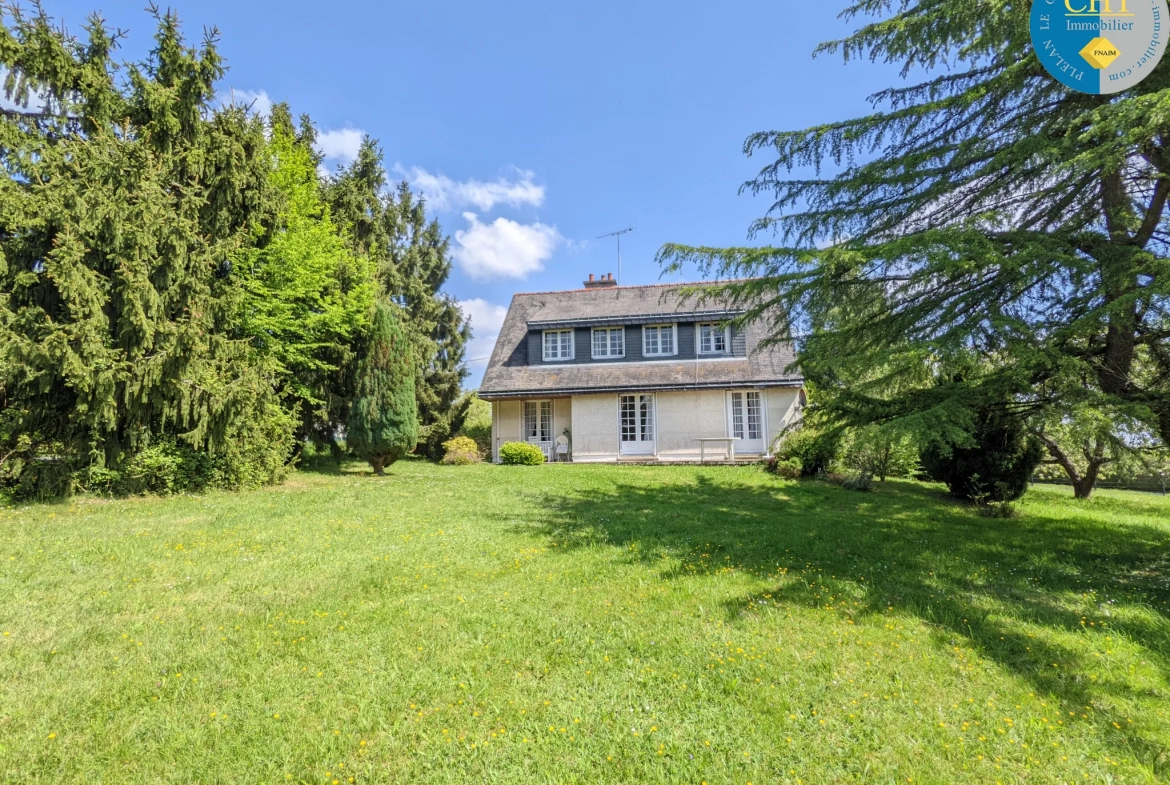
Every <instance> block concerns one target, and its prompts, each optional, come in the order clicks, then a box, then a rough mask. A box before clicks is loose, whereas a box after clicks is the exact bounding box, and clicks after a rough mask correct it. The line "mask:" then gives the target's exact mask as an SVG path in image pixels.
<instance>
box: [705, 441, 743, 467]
mask: <svg viewBox="0 0 1170 785" xmlns="http://www.w3.org/2000/svg"><path fill="white" fill-rule="evenodd" d="M695 441H697V442H698V443H699V463H704V462H706V460H707V442H721V443H723V444H726V445H727V460H729V461H734V460H735V443H736V442H738V441H740V439H738V438H735V437H733V436H719V437H711V438H707V439H695Z"/></svg>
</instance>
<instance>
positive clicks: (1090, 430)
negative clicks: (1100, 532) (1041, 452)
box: [1031, 396, 1164, 499]
mask: <svg viewBox="0 0 1170 785" xmlns="http://www.w3.org/2000/svg"><path fill="white" fill-rule="evenodd" d="M1090 400H1091V399H1090ZM1031 427H1032V433H1033V434H1034V435H1035V437H1036V438H1037V439H1039V441H1040V443H1041V444H1043V445H1044V447H1045V449H1046V450H1047V451H1048V454H1049V456H1050V460H1049V463H1051V464H1055V465H1056V466H1059V467H1060V468H1061V469H1062V470H1063V471H1064V473H1065V474H1066V475H1067V476H1068V480H1069V482H1070V483H1071V484H1072V487H1073V492H1074V494H1075V495H1076V498H1078V499H1088V498H1090V496H1091V495H1092V493H1093V489H1094V488H1095V487H1096V485H1097V481H1098V479H1099V478H1101V477H1102V476H1104V474H1105V473H1106V472H1108V473H1109V474H1110V475H1111V476H1114V477H1133V476H1137V475H1140V474H1143V473H1145V472H1151V473H1153V474H1157V469H1156V468H1154V467H1155V465H1156V463H1157V459H1158V456H1159V453H1161V452H1164V451H1163V450H1159V448H1158V447H1159V446H1158V444H1157V440H1156V439H1155V438H1154V437H1153V436H1152V435H1151V434H1149V433H1148V432H1147V431H1145V430H1144V429H1143V427H1142V425H1141V424H1140V423H1137V422H1133V421H1131V420H1128V419H1127V418H1126V416H1125V415H1124V413H1122V412H1118V411H1113V410H1110V409H1108V408H1102V407H1099V406H1096V405H1093V404H1092V403H1091V402H1090V401H1089V400H1085V396H1078V397H1072V396H1070V397H1069V398H1067V399H1064V400H1062V401H1061V403H1060V405H1054V406H1051V407H1049V408H1048V409H1046V410H1045V411H1043V412H1042V413H1041V414H1040V415H1038V416H1037V417H1035V418H1033V421H1032V422H1031Z"/></svg>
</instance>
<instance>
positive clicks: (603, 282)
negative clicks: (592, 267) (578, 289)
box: [585, 273, 617, 289]
mask: <svg viewBox="0 0 1170 785" xmlns="http://www.w3.org/2000/svg"><path fill="white" fill-rule="evenodd" d="M615 286H617V281H615V280H614V279H613V273H606V274H605V275H603V276H601V278H600V279H597V278H594V277H593V273H590V274H589V280H588V281H586V282H585V288H586V289H612V288H613V287H615Z"/></svg>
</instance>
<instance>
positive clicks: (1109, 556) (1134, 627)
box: [530, 473, 1170, 776]
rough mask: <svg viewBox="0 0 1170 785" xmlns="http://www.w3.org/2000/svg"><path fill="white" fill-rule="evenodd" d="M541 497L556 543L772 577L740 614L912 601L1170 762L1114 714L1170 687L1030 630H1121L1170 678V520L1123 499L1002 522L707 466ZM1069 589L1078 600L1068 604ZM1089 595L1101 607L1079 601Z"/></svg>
mask: <svg viewBox="0 0 1170 785" xmlns="http://www.w3.org/2000/svg"><path fill="white" fill-rule="evenodd" d="M535 501H536V503H535V504H534V505H532V507H531V509H532V510H533V518H532V523H531V524H530V526H532V527H535V530H536V532H537V533H539V534H541V535H543V536H547V537H550V538H552V539H553V540H554V541H555V542H557V544H558V547H560V548H569V549H571V548H575V547H590V546H597V545H609V546H613V547H615V548H620V549H622V551H623V552H624V553H625V554H627V558H629V559H632V560H635V561H638V562H642V563H644V564H646V565H647V566H653V567H655V568H656V569H659V570H660V571H661V573H662V575H663V577H664V578H667V579H672V578H679V577H682V576H696V577H702V576H704V575H711V574H714V573H716V572H719V571H722V570H726V569H729V568H733V569H735V570H737V571H740V572H747V573H752V574H755V575H756V576H757V577H760V578H762V579H764V580H767V581H769V582H771V581H774V582H775V583H774V584H773V587H774V588H771V589H770V590H768V591H767V592H761V593H759V594H757V595H754V596H748V597H739V598H736V599H734V600H732V601H730V602H728V603H727V605H726V609H727V612H728V615H729V617H730V619H731V620H732V621H734V620H735V619H738V618H741V617H742V616H743V614H745V613H751V612H753V609H754V608H757V607H759V605H760V604H761V603H776V604H780V605H783V604H794V605H803V606H806V607H809V608H816V609H821V610H825V611H826V612H837V613H841V614H843V615H851V616H854V617H857V616H864V615H868V614H879V613H885V612H887V611H888V610H889V609H891V608H893V609H895V610H899V611H902V612H908V613H911V614H913V615H915V616H917V617H918V618H920V619H922V620H923V621H925V622H926V623H928V624H929V625H931V628H932V629H933V630H934V634H935V635H936V636H937V638H938V640H939V642H940V643H942V644H945V643H951V644H955V643H958V642H959V641H960V640H962V641H966V642H967V643H968V644H969V645H971V646H972V647H973V648H975V649H976V650H977V651H979V652H980V653H981V654H982V656H983V657H985V658H987V659H989V660H991V661H994V662H996V663H998V664H999V665H1000V666H1002V667H1004V668H1006V669H1008V670H1010V671H1011V672H1013V673H1015V674H1017V675H1019V676H1020V677H1022V678H1024V679H1025V680H1027V681H1028V682H1029V683H1030V684H1031V685H1032V686H1033V687H1034V689H1035V690H1036V691H1037V692H1039V693H1046V694H1048V695H1051V696H1052V697H1053V698H1054V699H1056V700H1058V701H1060V702H1061V703H1062V704H1063V706H1064V710H1065V711H1074V712H1076V713H1077V714H1081V713H1083V712H1084V711H1085V709H1086V707H1092V709H1093V716H1094V719H1095V721H1096V722H1097V723H1098V725H1099V727H1100V728H1101V730H1102V732H1103V733H1105V734H1107V735H1108V737H1109V738H1112V739H1114V740H1115V742H1116V743H1117V744H1118V745H1119V746H1120V747H1123V748H1124V749H1125V750H1127V751H1128V752H1129V753H1130V754H1136V755H1137V756H1138V758H1139V759H1140V760H1143V761H1144V762H1146V763H1147V765H1149V766H1151V767H1152V768H1153V770H1154V772H1155V775H1156V776H1158V775H1161V774H1165V773H1167V772H1168V771H1170V765H1168V764H1170V752H1168V751H1167V749H1166V748H1165V747H1164V746H1163V743H1162V742H1161V741H1159V740H1157V739H1155V738H1149V737H1147V736H1145V735H1143V733H1142V732H1141V731H1140V730H1137V729H1135V728H1134V726H1133V725H1132V724H1130V723H1127V718H1126V717H1123V716H1114V714H1113V713H1112V711H1111V710H1110V709H1109V707H1108V705H1107V702H1105V701H1106V699H1108V698H1116V699H1133V698H1145V699H1153V700H1167V699H1170V695H1168V694H1167V693H1166V692H1165V691H1163V690H1162V689H1161V688H1155V689H1152V690H1145V691H1141V692H1138V691H1136V690H1135V688H1134V687H1133V686H1132V685H1131V684H1130V683H1129V682H1128V681H1125V680H1124V679H1121V678H1117V679H1110V678H1105V679H1100V680H1093V679H1092V678H1091V677H1090V676H1089V674H1088V670H1089V668H1090V664H1091V663H1090V661H1089V660H1090V659H1091V658H1092V653H1091V652H1090V651H1089V650H1088V648H1087V646H1086V647H1082V648H1080V649H1076V648H1072V647H1070V646H1067V645H1064V644H1062V643H1061V642H1060V641H1059V639H1058V638H1059V636H1048V637H1047V639H1045V638H1044V637H1041V636H1039V635H1037V636H1035V637H1033V634H1032V633H1035V632H1036V631H1037V628H1042V629H1047V630H1050V631H1053V632H1057V633H1072V634H1082V633H1084V631H1085V630H1098V631H1099V630H1106V631H1110V632H1111V633H1112V632H1116V633H1119V634H1120V635H1121V636H1123V637H1124V638H1125V639H1127V640H1129V641H1130V642H1132V643H1134V644H1136V645H1138V646H1139V647H1141V649H1142V652H1143V659H1145V660H1146V661H1147V662H1149V663H1151V664H1152V665H1153V666H1154V667H1155V668H1156V669H1157V670H1158V672H1159V675H1160V676H1161V681H1162V683H1163V684H1164V683H1166V682H1167V681H1170V556H1168V554H1170V527H1166V528H1160V527H1157V526H1154V525H1150V524H1148V523H1142V522H1141V517H1140V515H1139V516H1138V517H1133V516H1130V517H1131V520H1129V521H1126V520H1125V518H1126V509H1125V503H1124V501H1120V502H1119V501H1116V500H1110V501H1108V502H1103V504H1102V505H1101V506H1099V507H1096V508H1094V507H1092V506H1087V505H1082V506H1080V507H1075V506H1074V507H1070V508H1069V511H1070V512H1069V514H1067V515H1066V516H1065V517H1060V518H1057V517H1048V516H1046V515H1045V514H1044V511H1045V509H1047V510H1048V511H1052V510H1053V509H1054V508H1052V507H1049V508H1043V507H1041V508H1040V511H1039V512H1034V513H1030V514H1027V515H1025V516H1023V517H1021V518H1019V519H1015V520H995V519H986V518H982V517H980V516H978V515H977V514H976V513H975V511H974V510H972V509H970V508H967V507H964V506H961V505H959V504H957V503H955V502H953V501H950V500H948V499H946V498H944V497H943V494H942V493H941V492H940V491H938V490H935V489H933V488H930V487H927V486H923V485H919V484H914V483H902V482H891V483H887V484H885V485H883V486H882V487H881V489H880V491H879V492H878V493H875V494H860V493H856V492H850V491H844V490H842V489H839V488H836V487H833V486H829V485H826V484H822V483H815V482H808V483H799V484H792V483H789V484H779V483H777V484H775V485H770V484H760V483H759V482H744V481H742V480H738V481H737V480H735V479H732V478H727V479H724V478H722V477H719V478H717V479H713V478H712V476H711V475H705V474H702V473H696V475H695V476H694V478H693V480H689V481H670V482H665V483H659V484H653V485H651V484H624V485H623V484H618V485H614V486H609V487H603V488H600V489H597V488H595V489H589V490H578V491H575V492H572V493H570V494H558V495H546V496H542V497H540V498H539V499H537V500H535ZM1069 503H1070V505H1071V504H1072V502H1071V500H1070V502H1069ZM1135 507H1136V505H1135ZM1103 508H1104V509H1106V510H1108V511H1109V512H1111V513H1112V514H1113V517H1112V518H1110V517H1108V516H1106V515H1102V514H1101V512H1102V509H1103ZM1111 508H1116V509H1111ZM1062 512H1064V511H1062ZM1142 512H1143V513H1144V514H1145V515H1147V516H1148V515H1149V511H1148V510H1145V511H1142ZM1118 519H1120V520H1118ZM664 556H665V557H667V558H666V559H665V560H664V559H663V557H664ZM664 564H669V565H670V566H669V567H666V568H663V567H662V565H664ZM798 576H800V577H798ZM810 579H811V580H810ZM829 597H836V598H843V597H848V598H850V603H849V605H850V607H844V606H841V607H837V606H833V609H832V610H829V608H828V607H827V605H826V603H827V599H828V598H829ZM1074 598H1078V599H1077V602H1078V603H1079V604H1080V606H1081V609H1082V611H1083V612H1078V611H1077V610H1076V609H1073V608H1072V607H1070V606H1071V605H1072V604H1073V603H1072V600H1073V599H1074ZM1086 598H1088V599H1089V600H1090V601H1091V607H1092V609H1091V610H1085V609H1084V608H1085V606H1086V605H1089V604H1090V602H1086V601H1085V600H1086ZM853 602H856V603H857V605H853ZM1030 629H1031V630H1032V633H1030V632H1029V630H1030ZM1114 723H1116V726H1120V729H1119V728H1118V727H1116V726H1115V724H1114Z"/></svg>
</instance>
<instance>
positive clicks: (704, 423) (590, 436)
mask: <svg viewBox="0 0 1170 785" xmlns="http://www.w3.org/2000/svg"><path fill="white" fill-rule="evenodd" d="M735 389H736V390H739V389H743V390H745V391H746V390H750V389H752V388H750V387H746V388H735ZM728 392H730V390H695V391H690V392H663V393H657V394H656V395H655V401H656V410H657V411H656V423H657V458H658V460H662V461H698V460H699V458H700V455H701V449H702V447H701V445H700V444H699V443H698V442H696V441H695V440H696V439H699V438H722V437H725V436H727V435H728V433H729V422H728V404H727V394H728ZM763 397H764V417H765V426H766V436H767V440H766V442H765V444H764V449H765V450H769V449H770V448H771V445H772V444H773V443H774V442H775V440H776V439H777V438H778V437H779V436H780V434H781V433H783V432H784V430H785V429H786V428H788V426H790V425H791V424H792V423H794V422H795V421H797V420H798V419H799V418H800V411H801V410H800V406H799V401H800V391H799V390H796V389H792V390H788V389H771V390H766V391H764V393H763ZM618 399H619V396H618V395H617V394H615V393H608V394H603V395H577V396H574V397H573V398H571V399H569V398H557V399H554V400H553V439H554V441H555V440H556V437H558V436H560V435H561V434H563V433H564V432H565V430H566V429H567V430H569V431H570V435H571V445H572V450H573V454H572V457H573V461H574V462H575V463H603V462H613V461H616V460H618V458H619V457H620V454H621V453H620V447H621V443H620V434H619V422H618ZM522 412H523V403H522V402H521V401H497V402H496V403H495V404H494V405H493V418H492V419H493V429H492V431H493V434H492V435H493V439H494V449H493V455H492V458H493V460H496V461H498V460H499V449H500V445H502V444H504V443H506V442H511V441H524V438H523V430H524V427H523V422H522ZM722 448H723V445H721V444H717V443H716V444H710V445H708V448H707V457H708V460H718V458H719V453H720V451H721V449H722ZM647 459H649V460H653V459H654V456H647Z"/></svg>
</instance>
